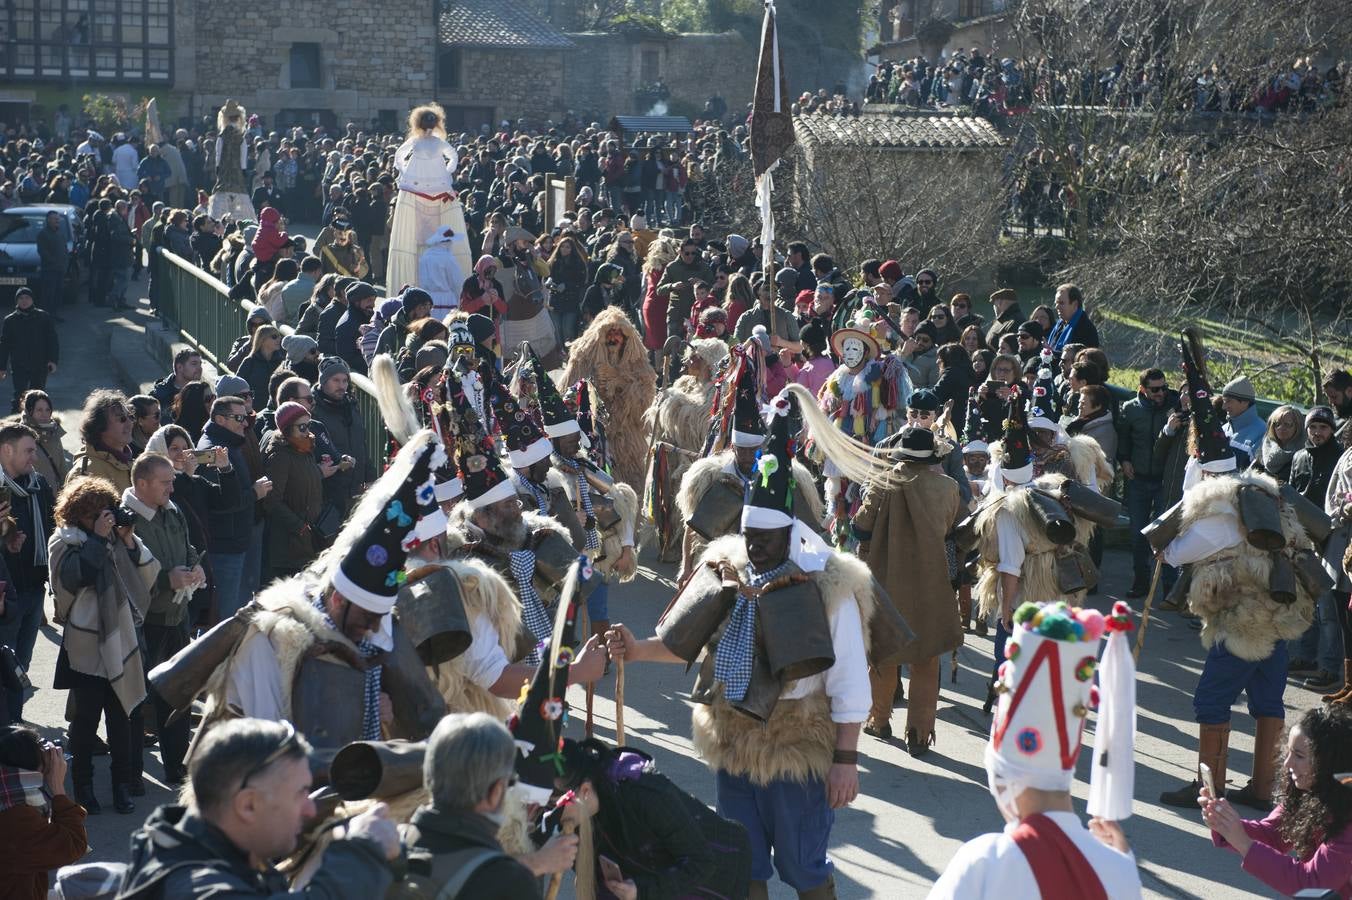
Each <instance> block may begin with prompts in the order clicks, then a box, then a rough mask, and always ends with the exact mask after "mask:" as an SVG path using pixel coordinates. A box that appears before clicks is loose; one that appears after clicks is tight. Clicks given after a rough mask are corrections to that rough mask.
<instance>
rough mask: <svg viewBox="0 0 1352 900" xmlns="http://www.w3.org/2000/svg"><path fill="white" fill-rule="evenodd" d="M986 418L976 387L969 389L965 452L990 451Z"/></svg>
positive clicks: (964, 438)
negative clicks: (982, 411) (987, 440)
mask: <svg viewBox="0 0 1352 900" xmlns="http://www.w3.org/2000/svg"><path fill="white" fill-rule="evenodd" d="M985 429H986V420H985V419H983V418H982V417H981V402H980V401H979V400H978V399H977V396H976V387H975V386H973V387H971V388H969V389H968V391H967V419H966V420H965V421H964V423H963V426H962V452H963V453H989V452H990V446H989V445H988V444H987V443H986V439H985V434H986V431H985Z"/></svg>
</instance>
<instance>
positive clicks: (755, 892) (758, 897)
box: [746, 881, 770, 900]
mask: <svg viewBox="0 0 1352 900" xmlns="http://www.w3.org/2000/svg"><path fill="white" fill-rule="evenodd" d="M746 900H770V883H769V882H768V881H753V882H751V883H750V884H748V885H747V890H746Z"/></svg>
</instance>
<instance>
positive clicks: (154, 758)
mask: <svg viewBox="0 0 1352 900" xmlns="http://www.w3.org/2000/svg"><path fill="white" fill-rule="evenodd" d="M64 312H65V314H66V318H67V322H66V324H65V325H64V326H62V339H63V357H64V359H65V360H66V361H67V362H66V364H65V365H64V366H63V368H62V369H61V370H60V372H58V374H57V376H56V377H55V378H54V379H53V380H52V383H51V386H50V387H51V391H52V393H53V396H54V398H55V401H56V406H57V407H58V409H59V410H60V413H61V415H62V416H63V417H64V419H65V422H66V426H67V428H68V429H71V431H72V434H71V435H70V436H69V439H70V440H72V441H77V440H78V438H77V437H76V436H75V435H74V433H73V432H74V429H75V427H76V425H77V423H78V409H79V406H80V405H81V404H82V403H83V402H84V399H85V397H86V396H87V395H88V393H89V392H90V391H91V390H92V389H94V388H96V387H105V386H110V385H111V386H119V387H120V386H121V385H115V383H114V378H113V376H112V375H111V374H110V366H109V365H108V353H109V350H108V334H109V330H108V329H109V326H106V325H105V324H104V320H105V319H107V318H109V317H108V316H106V315H98V316H96V315H93V314H94V313H96V312H100V311H96V310H89V309H87V308H85V307H73V308H69V309H68V310H65V311H64ZM113 321H114V323H115V324H114V325H113V326H111V327H117V328H125V327H126V326H127V325H128V324H129V322H128V321H127V320H113ZM116 345H117V346H118V347H119V352H120V353H123V354H124V355H127V356H131V355H133V354H134V352H135V351H134V349H133V350H130V351H129V350H126V349H123V348H126V347H132V348H135V347H136V346H137V345H136V344H135V342H128V340H127V336H126V334H125V333H123V334H121V335H119V336H118V338H117V344H116ZM126 361H127V362H130V363H131V364H132V365H131V366H130V367H129V368H130V369H131V371H132V373H133V374H132V377H133V378H134V379H139V380H145V378H148V377H149V375H148V374H145V373H146V369H145V367H144V361H143V360H139V359H129V360H126ZM137 372H139V373H142V374H140V375H137V374H135V373H137ZM0 390H3V387H0ZM71 449H72V450H74V449H77V448H76V447H74V446H72V447H71ZM642 562H643V567H642V568H641V570H640V576H639V578H637V579H636V580H635V581H634V582H633V583H631V584H629V585H624V586H620V587H619V588H618V589H617V590H615V591H613V592H612V595H611V596H612V610H611V611H612V616H613V618H614V619H615V620H616V621H623V622H626V623H627V624H629V625H630V626H631V627H633V628H634V630H635V631H636V632H637V633H638V634H640V635H646V634H651V633H652V628H653V626H654V624H655V622H656V620H657V617H658V615H659V614H660V612H661V611H662V609H663V608H664V607H665V606H666V603H667V601H668V600H669V599H670V597H671V594H672V589H673V584H672V581H671V578H672V575H673V572H672V569H671V567H669V566H662V565H654V563H653V561H652V559H651V557H650V556H647V555H645V557H644V558H643V560H642ZM1127 581H1128V573H1127V560H1126V555H1125V554H1124V553H1123V552H1121V551H1114V550H1110V551H1109V553H1108V558H1107V561H1106V564H1105V586H1106V589H1105V592H1104V593H1103V594H1102V595H1100V596H1099V597H1097V598H1093V599H1094V600H1095V601H1096V603H1095V605H1097V606H1098V607H1099V608H1101V609H1106V608H1107V607H1108V606H1109V605H1110V601H1109V599H1108V597H1109V596H1110V595H1112V594H1114V593H1117V592H1120V591H1122V590H1124V589H1125V587H1126V584H1127ZM58 641H59V634H58V633H57V632H56V630H54V629H45V630H44V631H43V634H42V636H41V637H40V638H39V641H38V647H37V652H36V655H35V658H34V670H33V672H32V677H33V681H34V683H35V684H37V685H39V686H40V687H43V689H42V690H40V691H39V692H38V694H37V695H36V696H35V697H34V699H33V700H32V701H31V702H30V703H29V705H28V707H27V717H28V718H29V719H31V720H33V721H35V722H36V723H38V724H39V725H40V726H41V727H42V728H43V730H44V732H45V733H47V734H49V735H51V736H53V737H56V736H59V734H60V731H61V729H62V727H63V724H64V723H63V709H64V694H61V693H58V692H56V691H53V690H51V689H50V688H46V687H45V686H47V685H50V684H51V679H52V671H53V667H54V664H55V660H56V650H57V642H58ZM990 654H991V642H990V640H988V639H986V638H980V637H977V636H976V635H975V634H970V635H968V636H967V643H966V646H964V647H963V648H962V649H961V650H960V651H959V654H958V658H959V674H958V681H957V683H956V684H954V683H951V682H950V681H949V680H948V670H947V667H945V674H944V683H943V693H942V696H941V699H940V706H939V728H938V743H937V746H936V747H935V748H934V750H933V751H932V752H931V753H930V754H929V755H928V756H926V757H925V758H924V759H921V760H914V759H912V758H911V757H910V756H909V755H907V753H906V752H905V749H904V747H903V746H902V745H900V744H898V743H895V742H892V743H883V742H880V741H878V740H875V739H873V738H869V737H864V738H862V742H861V746H860V749H861V750H862V751H863V762H862V763H861V767H860V768H861V775H860V781H861V787H862V794H861V796H860V798H859V800H857V801H856V802H855V803H854V805H853V806H852V807H850V808H849V809H847V810H845V811H843V812H841V813H840V814H839V815H838V816H837V819H836V825H835V831H834V834H833V840H832V855H833V857H834V858H835V860H836V862H837V865H838V874H837V883H838V891H839V895H840V896H841V897H842V898H862V897H887V898H912V897H923V896H925V893H926V892H927V890H928V887H929V885H930V884H931V883H932V882H933V880H934V879H935V878H936V877H937V876H938V874H939V873H940V872H941V871H942V870H943V868H944V866H945V865H946V864H947V862H948V860H949V859H950V858H951V856H952V854H953V852H954V851H955V850H956V848H957V847H958V846H959V845H960V844H961V843H962V842H963V841H964V840H966V839H968V838H970V837H972V836H973V835H976V834H978V833H981V832H983V831H991V830H995V829H997V828H999V827H1000V825H1001V820H1000V816H999V814H998V813H997V811H996V809H995V805H994V803H993V802H992V800H991V799H990V796H989V795H988V793H987V791H986V786H985V785H986V776H985V771H984V769H983V768H982V762H981V758H982V748H983V745H984V742H985V737H986V733H987V729H988V727H989V723H988V720H987V719H986V717H984V716H983V715H982V714H981V702H982V699H983V698H984V686H983V684H984V678H985V673H986V671H987V670H988V668H989V660H990ZM1201 658H1202V654H1201V651H1200V646H1199V643H1198V639H1197V633H1196V632H1194V631H1192V630H1190V629H1189V628H1187V627H1186V625H1185V624H1184V623H1183V622H1182V620H1181V619H1179V618H1178V617H1177V616H1173V615H1169V614H1165V615H1163V616H1160V617H1156V618H1154V619H1152V621H1151V625H1150V629H1149V637H1148V639H1147V642H1146V649H1145V653H1144V654H1143V656H1142V665H1141V674H1140V683H1139V701H1140V717H1139V732H1140V734H1139V738H1138V740H1137V745H1136V746H1137V763H1138V765H1137V787H1136V797H1137V802H1136V806H1135V815H1134V816H1133V817H1132V818H1131V819H1130V820H1129V821H1128V822H1127V823H1126V826H1125V827H1126V831H1127V834H1128V836H1129V838H1130V839H1131V841H1132V844H1133V846H1134V847H1135V849H1136V853H1137V856H1138V859H1139V860H1140V862H1141V875H1142V881H1143V882H1144V884H1145V886H1146V895H1147V896H1149V897H1168V898H1202V897H1205V898H1207V900H1213V898H1218V897H1227V898H1228V897H1262V896H1270V894H1269V893H1267V892H1265V891H1262V890H1260V888H1261V885H1259V884H1258V883H1257V882H1256V881H1254V880H1253V879H1251V878H1249V876H1247V875H1245V874H1244V873H1243V872H1241V871H1240V870H1239V868H1238V864H1237V860H1236V859H1235V858H1234V856H1233V855H1232V854H1229V853H1227V852H1224V851H1220V850H1215V849H1213V848H1212V847H1211V845H1210V842H1209V841H1208V840H1207V838H1206V834H1205V832H1204V830H1203V829H1202V827H1201V825H1200V822H1199V818H1198V816H1197V815H1196V814H1183V813H1181V812H1179V811H1176V810H1171V809H1167V808H1164V807H1161V806H1158V805H1157V804H1156V803H1155V802H1154V800H1155V798H1156V797H1157V796H1158V794H1159V792H1160V791H1161V790H1163V789H1167V788H1171V787H1173V786H1175V785H1176V783H1177V782H1178V781H1179V780H1180V779H1182V778H1184V777H1187V776H1188V774H1189V773H1190V772H1191V771H1192V767H1193V765H1194V764H1195V761H1196V755H1195V747H1196V726H1195V725H1194V724H1193V723H1192V716H1191V705H1190V704H1191V691H1192V688H1193V686H1194V685H1195V684H1196V679H1197V673H1198V671H1199V670H1200V661H1201ZM692 680H693V678H692V676H690V675H687V674H686V673H684V672H683V671H682V670H681V668H679V667H676V666H656V665H649V666H638V665H636V666H633V667H631V668H630V669H629V671H628V674H627V685H626V699H627V703H628V706H627V710H626V714H625V724H626V728H627V732H628V735H629V738H630V741H631V743H632V744H633V745H634V746H637V747H640V748H642V749H644V750H646V751H648V752H650V753H652V754H653V755H654V756H655V757H656V758H657V761H658V764H659V766H660V767H661V768H662V769H663V770H664V771H665V772H667V773H668V774H669V775H671V776H672V777H673V778H674V779H675V780H676V781H677V782H678V783H680V784H682V785H683V786H685V787H686V788H687V789H688V790H690V791H691V792H693V793H694V794H696V795H697V796H699V797H700V798H702V799H704V800H705V801H706V802H710V803H712V802H713V779H712V777H711V776H710V774H709V772H708V770H707V769H706V768H705V767H704V766H703V765H702V764H701V763H700V762H699V761H698V759H697V758H696V757H695V755H694V752H693V749H692V746H691V743H690V728H689V722H690V719H689V710H688V706H689V704H688V703H687V702H686V700H685V694H686V692H687V691H688V689H689V687H690V684H691V682H692ZM612 682H613V679H609V680H607V682H606V683H604V684H603V685H601V686H600V688H599V690H598V696H597V698H596V703H595V712H596V723H597V731H598V733H599V734H600V735H601V736H603V737H606V738H610V737H612V736H613V732H612V730H611V729H612V723H613V712H614V709H613V705H612V703H611V702H610V699H609V698H610V697H611V696H612V689H613V683H612ZM570 699H571V700H572V701H573V703H574V705H575V707H576V709H577V710H578V714H579V715H581V709H582V692H581V690H580V689H577V688H574V689H573V693H572V695H570ZM1317 702H1318V699H1317V697H1315V696H1314V695H1313V694H1310V693H1308V692H1305V691H1302V690H1299V689H1297V688H1290V689H1288V691H1287V703H1288V705H1289V706H1290V707H1291V708H1292V710H1293V715H1298V714H1299V710H1303V709H1304V708H1307V707H1309V706H1310V705H1311V704H1312V703H1317ZM904 715H905V712H904V710H898V711H897V714H896V718H895V719H894V723H895V725H896V726H900V725H901V724H902V723H903V721H904V718H903V717H904ZM898 730H899V731H900V728H898ZM579 731H580V726H579ZM1252 735H1253V721H1252V719H1250V718H1249V717H1248V715H1247V713H1246V712H1245V711H1244V709H1243V708H1242V707H1237V709H1236V715H1235V731H1234V732H1232V747H1231V756H1230V764H1231V772H1230V779H1231V780H1232V781H1238V782H1239V783H1241V784H1242V783H1243V781H1244V780H1245V779H1246V778H1247V773H1248V771H1249V763H1250V753H1251V751H1252V747H1253V739H1252ZM1088 770H1089V757H1088V754H1087V753H1085V754H1082V758H1081V766H1080V773H1079V774H1080V778H1079V779H1078V781H1077V783H1076V789H1075V796H1076V798H1077V808H1078V809H1080V810H1081V811H1083V803H1084V797H1085V795H1086V791H1087V780H1088ZM146 774H147V777H148V780H149V781H150V791H149V793H148V795H147V796H146V797H145V798H143V799H142V800H141V801H139V804H138V806H139V808H138V811H137V813H136V814H135V815H131V816H119V815H117V814H116V813H114V812H112V810H111V797H110V796H109V793H110V792H109V786H108V776H107V757H102V758H99V759H98V760H97V761H96V789H97V790H98V792H99V796H100V798H101V799H102V800H103V801H104V809H105V812H104V813H103V814H102V815H101V816H98V817H91V818H90V819H89V833H90V843H91V847H92V849H91V858H94V859H125V856H126V847H127V835H128V833H129V832H130V830H131V828H132V827H133V826H134V825H135V824H138V823H139V822H140V820H141V818H142V817H143V815H144V814H145V813H147V812H149V810H150V809H151V808H152V806H153V805H155V804H157V803H163V802H167V801H168V800H169V793H168V792H167V791H166V790H164V789H163V788H162V787H160V785H159V782H158V779H159V777H160V775H161V769H160V765H159V761H158V751H157V750H153V749H152V750H148V751H147V762H146ZM771 893H772V896H775V897H791V896H793V894H792V892H790V891H788V890H786V889H784V887H783V886H782V885H779V884H775V885H774V889H773V890H772V892H771Z"/></svg>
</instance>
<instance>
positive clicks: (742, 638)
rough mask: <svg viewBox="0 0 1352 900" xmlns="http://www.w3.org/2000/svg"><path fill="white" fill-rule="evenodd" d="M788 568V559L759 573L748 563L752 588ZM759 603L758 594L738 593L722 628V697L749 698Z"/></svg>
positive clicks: (717, 670) (718, 674)
mask: <svg viewBox="0 0 1352 900" xmlns="http://www.w3.org/2000/svg"><path fill="white" fill-rule="evenodd" d="M788 568H789V561H788V560H787V559H786V560H784V562H782V563H780V564H779V565H777V566H775V567H774V568H773V569H771V570H770V571H768V572H762V573H761V574H759V575H757V574H756V573H755V571H754V570H753V569H752V568H751V566H749V565H748V566H747V567H746V578H747V581H748V583H749V586H750V587H755V588H758V587H764V586H765V585H767V584H769V583H770V582H771V581H774V580H775V579H776V578H778V577H779V576H780V575H783V574H784V573H785V572H786V571H788ZM758 603H759V601H758V598H757V597H748V596H747V595H746V594H745V593H743V592H741V591H738V592H737V604H736V605H735V606H733V608H732V615H730V616H729V617H728V626H727V627H726V628H724V629H723V637H722V638H721V639H720V640H719V641H718V652H717V654H716V655H715V656H714V678H716V679H718V680H719V681H721V682H723V696H724V697H726V698H727V699H729V700H732V701H734V702H735V701H738V700H743V699H745V698H746V689H747V687H749V686H750V684H751V661H752V658H753V655H754V654H755V652H756V609H757V605H758Z"/></svg>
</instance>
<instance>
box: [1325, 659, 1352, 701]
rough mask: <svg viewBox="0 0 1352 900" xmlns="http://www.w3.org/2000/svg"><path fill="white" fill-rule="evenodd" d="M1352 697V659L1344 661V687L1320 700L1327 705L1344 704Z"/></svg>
mask: <svg viewBox="0 0 1352 900" xmlns="http://www.w3.org/2000/svg"><path fill="white" fill-rule="evenodd" d="M1349 696H1352V659H1345V660H1343V686H1342V687H1340V688H1338V689H1337V690H1335V691H1331V692H1329V693H1327V694H1325V695H1324V696H1322V697H1320V698H1319V699H1321V700H1323V701H1324V702H1325V703H1342V702H1343V701H1344V700H1346V699H1347V698H1348V697H1349Z"/></svg>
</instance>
